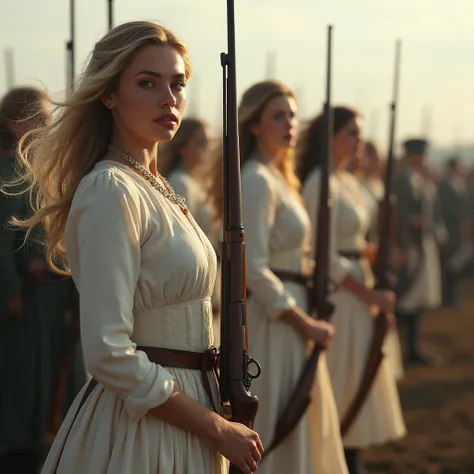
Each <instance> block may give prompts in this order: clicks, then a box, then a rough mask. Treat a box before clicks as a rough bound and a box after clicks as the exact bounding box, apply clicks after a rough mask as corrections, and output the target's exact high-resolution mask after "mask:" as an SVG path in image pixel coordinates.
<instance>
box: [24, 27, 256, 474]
mask: <svg viewBox="0 0 474 474" xmlns="http://www.w3.org/2000/svg"><path fill="white" fill-rule="evenodd" d="M190 73H191V70H190V63H189V59H188V53H187V49H186V47H185V46H184V44H183V43H182V42H181V41H180V40H179V39H178V38H177V37H176V36H175V35H174V34H173V33H172V32H171V31H169V30H167V29H165V28H163V27H161V26H159V25H156V24H154V23H149V22H130V23H125V24H123V25H121V26H118V27H117V28H115V29H113V30H112V31H110V32H109V33H108V34H107V35H106V36H105V37H104V38H103V39H101V40H100V41H99V42H98V43H97V44H96V45H95V48H94V50H93V52H92V55H91V59H90V62H89V64H88V66H87V69H86V71H85V74H84V77H83V79H82V81H81V82H80V84H79V85H78V88H77V90H76V91H75V92H74V94H73V96H72V97H71V98H70V100H68V101H67V102H66V103H65V104H64V105H63V106H62V111H61V113H60V114H58V115H56V118H55V120H54V121H53V123H52V124H51V126H49V127H47V128H45V129H43V130H42V131H41V132H40V133H39V134H37V136H36V139H35V140H34V141H33V143H32V144H31V146H29V147H28V148H27V149H26V150H24V151H23V153H22V157H23V161H24V165H25V166H27V167H28V168H29V166H31V168H29V173H30V174H29V176H27V178H28V179H34V181H32V184H34V185H35V187H37V189H38V192H39V197H40V201H39V205H38V209H37V212H36V214H35V215H34V217H33V218H32V219H30V220H27V221H24V222H23V223H22V225H23V226H26V227H28V228H30V227H31V226H33V225H35V224H37V223H39V222H44V223H45V225H46V229H47V232H48V248H47V252H48V259H49V262H50V264H52V265H54V266H55V267H56V268H57V269H58V270H61V269H62V268H63V267H64V265H65V264H66V263H67V265H68V266H69V268H70V269H71V273H72V276H73V278H74V281H75V283H76V285H77V288H78V291H79V294H80V319H81V336H82V343H83V350H84V358H85V361H86V365H87V369H88V371H89V372H90V373H91V375H92V376H93V379H92V381H91V382H90V383H89V384H88V385H87V386H85V387H84V388H83V390H82V391H81V393H80V394H79V396H78V398H77V399H76V401H75V402H74V404H73V406H72V407H71V410H70V412H69V414H68V416H67V418H66V420H65V422H64V423H63V426H62V427H61V429H60V431H59V434H58V436H57V438H56V440H55V442H54V445H53V447H52V449H51V451H50V453H49V456H48V458H47V460H46V462H45V464H44V467H43V473H44V474H49V473H54V472H58V473H67V474H75V473H77V474H83V473H85V472H90V473H99V472H108V473H114V474H115V473H118V474H120V473H124V474H125V473H127V474H128V473H150V474H151V473H153V474H156V473H158V474H185V473H189V472H193V473H196V474H209V473H219V474H220V473H223V472H224V471H225V468H226V462H224V458H223V456H225V457H227V458H228V459H230V460H231V461H232V462H233V463H235V464H236V465H237V466H238V467H239V468H240V469H241V470H242V471H243V472H246V473H249V472H253V471H255V470H256V468H257V463H258V461H259V460H260V456H261V453H262V450H263V448H262V446H261V444H260V440H259V438H258V435H257V434H256V433H254V432H253V431H251V430H249V429H247V428H246V427H244V426H242V425H239V424H236V423H231V422H228V421H226V420H224V419H223V418H222V417H221V416H219V415H218V414H217V413H215V412H214V411H213V409H212V406H213V405H215V404H216V403H217V400H216V399H215V398H216V397H215V396H213V395H214V394H215V393H216V384H215V381H214V379H213V378H212V377H211V376H210V373H209V372H207V373H206V372H204V373H201V370H199V368H201V367H203V365H202V364H203V363H204V362H205V361H208V360H209V359H207V358H206V356H207V355H208V354H207V352H206V350H207V349H208V348H209V347H210V346H211V344H212V342H213V341H212V337H213V336H212V324H211V305H210V296H211V293H212V289H213V285H214V278H215V273H216V257H215V253H214V250H213V249H212V246H211V245H210V243H209V241H208V240H207V238H206V236H205V235H204V233H203V232H202V231H201V230H200V229H199V227H198V226H197V224H196V222H195V221H194V219H193V218H192V216H191V214H190V213H189V212H188V210H187V208H186V206H185V204H184V203H183V201H182V199H181V198H180V196H178V195H176V194H175V193H174V191H173V190H172V188H171V187H170V186H169V185H168V184H167V183H166V181H165V180H164V179H163V178H162V177H161V176H160V173H159V172H158V171H157V168H158V166H159V161H158V160H157V144H158V143H160V142H166V141H169V140H171V139H172V138H173V136H174V134H175V133H176V130H177V129H178V127H179V125H180V122H181V118H182V115H183V111H184V107H185V103H186V98H185V86H186V82H187V80H188V79H189V77H190ZM28 163H30V164H31V165H28ZM66 256H67V262H66V261H65V257H66ZM205 368H206V370H209V371H211V369H212V367H211V366H210V364H209V362H206V365H205ZM206 387H207V389H206ZM219 453H221V454H219ZM222 455H223V456H222Z"/></svg>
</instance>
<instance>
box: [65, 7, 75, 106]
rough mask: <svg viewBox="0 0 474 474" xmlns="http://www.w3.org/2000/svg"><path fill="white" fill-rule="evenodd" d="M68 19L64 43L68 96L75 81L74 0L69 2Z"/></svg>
mask: <svg viewBox="0 0 474 474" xmlns="http://www.w3.org/2000/svg"><path fill="white" fill-rule="evenodd" d="M69 11H70V12H69V21H70V38H69V41H68V42H67V43H66V52H67V58H68V74H67V81H66V83H67V86H66V94H67V96H68V97H70V96H71V94H72V91H73V90H74V85H75V83H74V81H75V79H74V78H75V74H76V71H75V65H76V55H75V49H76V31H75V23H76V22H75V7H74V0H70V3H69Z"/></svg>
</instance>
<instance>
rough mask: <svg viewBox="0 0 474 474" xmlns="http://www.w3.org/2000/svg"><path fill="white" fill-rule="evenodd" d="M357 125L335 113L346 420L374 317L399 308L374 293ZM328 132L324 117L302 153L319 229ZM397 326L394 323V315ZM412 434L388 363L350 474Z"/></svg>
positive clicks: (389, 296) (339, 357)
mask: <svg viewBox="0 0 474 474" xmlns="http://www.w3.org/2000/svg"><path fill="white" fill-rule="evenodd" d="M357 119H358V116H357V113H356V112H355V111H353V110H351V109H348V108H346V107H335V108H334V133H333V171H332V173H331V176H330V189H331V199H332V202H333V207H332V211H331V259H330V262H331V270H330V271H331V279H332V280H333V282H334V283H335V291H334V292H333V294H332V296H331V299H332V301H333V303H334V305H335V310H334V313H333V316H332V322H333V323H334V326H335V328H336V331H337V335H338V337H337V338H336V340H335V341H334V343H333V344H332V346H331V348H330V349H329V351H328V354H327V360H328V367H329V373H330V376H331V382H332V387H333V390H334V396H335V399H336V404H337V408H338V412H339V416H340V417H341V418H342V417H343V416H344V415H345V413H346V410H347V408H348V406H349V404H350V403H351V401H352V400H353V397H354V395H355V393H356V391H357V389H358V387H359V383H360V378H361V375H362V372H363V369H364V366H365V362H366V355H367V351H368V349H369V345H370V340H371V336H372V328H373V314H374V311H377V310H378V309H381V310H382V311H383V312H384V313H386V314H388V315H392V314H393V310H394V303H395V296H394V294H393V293H392V292H387V291H378V290H374V289H373V284H374V281H373V274H372V270H371V266H370V262H369V258H368V256H369V255H368V254H367V253H368V252H367V250H368V249H369V247H367V243H366V235H367V231H368V229H369V227H370V224H371V219H372V216H371V208H370V206H368V205H367V200H366V195H365V193H364V192H363V190H362V188H361V186H360V183H359V182H358V179H357V178H356V177H355V176H354V175H353V174H352V173H349V172H348V171H346V167H347V164H348V163H349V162H350V161H351V160H352V159H353V156H354V155H355V154H356V153H357V152H358V150H359V142H360V139H359V135H360V128H359V123H358V120H357ZM323 133H324V120H323V116H322V115H319V116H318V117H316V118H315V119H313V120H312V121H311V122H310V123H309V125H308V127H307V128H306V130H305V131H304V132H303V134H302V136H301V138H300V144H299V147H298V148H299V151H298V170H299V173H300V178H301V180H302V182H303V183H304V187H303V196H304V199H305V203H306V207H307V209H308V212H309V215H310V217H311V218H312V219H313V222H315V218H316V213H317V207H318V199H319V198H318V196H319V192H320V170H319V163H320V162H321V159H322V154H321V153H322V149H323V148H322V145H323V139H324V135H323ZM369 253H371V252H369ZM391 320H392V322H393V316H392V318H391ZM405 431H406V430H405V424H404V421H403V416H402V412H401V407H400V401H399V398H398V392H397V385H396V379H395V374H394V373H393V371H392V364H391V363H390V362H389V361H388V360H387V359H385V360H384V361H383V362H382V364H381V367H380V369H379V372H378V375H377V377H376V379H375V382H374V385H373V387H372V389H371V391H370V393H369V396H368V398H367V400H366V401H365V403H364V405H363V408H362V410H361V411H360V413H359V415H358V416H357V418H356V419H355V421H354V423H353V425H352V426H351V428H350V429H349V431H348V432H347V434H346V435H345V437H344V440H343V442H344V447H345V455H346V460H347V466H348V469H349V473H350V474H361V473H363V472H365V470H364V468H363V466H362V465H361V463H360V459H359V450H360V449H361V448H365V447H367V446H372V445H376V444H382V443H386V442H387V441H390V440H395V439H398V438H401V437H402V436H403V435H404V434H405Z"/></svg>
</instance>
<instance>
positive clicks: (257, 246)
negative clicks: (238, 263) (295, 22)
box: [242, 170, 296, 318]
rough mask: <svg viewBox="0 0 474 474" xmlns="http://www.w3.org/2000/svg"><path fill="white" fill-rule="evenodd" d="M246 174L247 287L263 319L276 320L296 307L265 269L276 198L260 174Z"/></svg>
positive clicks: (243, 211) (277, 281) (244, 182)
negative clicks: (263, 313) (262, 311)
mask: <svg viewBox="0 0 474 474" xmlns="http://www.w3.org/2000/svg"><path fill="white" fill-rule="evenodd" d="M249 171H250V172H248V173H244V174H243V176H242V189H243V192H242V213H243V216H244V228H245V252H246V273H247V275H246V276H247V287H248V288H249V289H250V290H251V291H252V295H253V297H254V298H257V299H258V300H259V301H260V302H261V303H262V304H263V305H264V306H265V308H266V309H267V316H269V317H271V318H278V317H279V316H280V315H281V313H282V312H283V311H284V310H286V309H289V308H292V307H294V306H296V301H295V299H294V298H293V297H292V296H291V294H290V293H289V292H287V291H286V290H285V287H284V285H283V283H282V281H281V280H280V279H279V278H278V277H277V276H276V275H275V274H274V273H273V272H272V271H271V270H270V267H269V254H270V245H269V242H270V234H271V230H272V228H273V223H274V220H275V211H276V196H275V194H274V192H272V189H271V183H270V181H269V179H268V178H267V177H266V176H264V174H263V173H259V172H258V171H257V172H254V170H249Z"/></svg>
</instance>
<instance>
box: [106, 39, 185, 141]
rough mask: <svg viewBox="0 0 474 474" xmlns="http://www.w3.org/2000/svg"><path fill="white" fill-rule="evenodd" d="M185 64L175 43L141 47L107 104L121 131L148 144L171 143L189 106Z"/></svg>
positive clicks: (116, 125)
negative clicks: (186, 91) (172, 45)
mask: <svg viewBox="0 0 474 474" xmlns="http://www.w3.org/2000/svg"><path fill="white" fill-rule="evenodd" d="M185 85H186V77H185V64H184V61H183V58H182V57H181V56H180V54H179V53H178V52H177V51H176V50H175V49H174V48H173V47H171V46H167V45H164V46H163V45H149V46H145V47H143V48H142V49H140V50H139V51H138V52H137V53H136V55H135V57H134V58H133V60H132V61H131V63H130V64H129V65H128V67H127V68H125V70H124V71H123V73H122V74H121V76H120V80H119V85H118V87H117V90H116V91H115V92H113V93H112V94H111V95H110V98H107V99H106V100H105V101H104V103H105V105H106V106H108V107H109V108H111V109H112V116H113V118H114V122H115V127H116V129H118V131H119V133H122V134H126V135H127V136H131V137H132V139H134V140H136V141H138V142H140V144H143V145H144V146H149V145H151V144H153V143H157V142H167V141H169V140H171V139H172V138H173V136H174V135H175V133H176V131H177V130H178V128H179V125H180V123H181V119H182V116H183V112H184V108H185V105H186V95H185V91H184V88H185Z"/></svg>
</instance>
